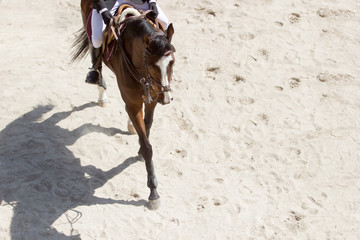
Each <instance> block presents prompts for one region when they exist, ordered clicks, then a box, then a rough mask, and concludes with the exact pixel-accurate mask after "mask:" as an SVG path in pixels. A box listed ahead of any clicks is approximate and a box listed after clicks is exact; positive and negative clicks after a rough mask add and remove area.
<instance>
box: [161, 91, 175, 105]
mask: <svg viewBox="0 0 360 240" xmlns="http://www.w3.org/2000/svg"><path fill="white" fill-rule="evenodd" d="M162 95H163V97H161V98H159V100H158V103H160V104H162V105H166V104H169V103H170V102H171V101H172V100H174V98H173V97H172V96H171V92H170V91H169V92H164V93H163V94H162Z"/></svg>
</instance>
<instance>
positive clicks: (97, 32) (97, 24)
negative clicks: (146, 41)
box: [91, 0, 169, 48]
mask: <svg viewBox="0 0 360 240" xmlns="http://www.w3.org/2000/svg"><path fill="white" fill-rule="evenodd" d="M124 3H126V4H129V5H131V6H133V7H134V8H136V9H139V10H142V11H146V10H149V3H147V2H145V3H144V4H134V3H133V2H131V1H130V0H117V1H116V3H115V5H114V6H113V8H112V9H111V10H110V12H111V14H112V15H114V14H115V11H116V9H118V8H119V6H120V5H122V4H124ZM157 9H158V11H159V15H158V16H157V19H158V20H159V21H160V22H161V23H162V24H163V26H164V28H165V29H167V27H168V26H169V20H168V18H167V17H166V15H165V13H164V12H163V11H162V10H161V8H160V6H159V4H157ZM105 28H106V24H105V23H104V21H103V19H102V17H101V15H100V14H99V13H98V12H97V11H96V9H93V12H92V16H91V31H92V35H91V42H92V44H93V46H94V48H99V47H101V44H102V41H103V37H104V30H105Z"/></svg>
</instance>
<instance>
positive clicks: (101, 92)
mask: <svg viewBox="0 0 360 240" xmlns="http://www.w3.org/2000/svg"><path fill="white" fill-rule="evenodd" d="M98 89H99V99H98V104H99V106H100V107H106V105H107V103H108V98H107V96H106V92H105V88H104V87H102V86H98Z"/></svg>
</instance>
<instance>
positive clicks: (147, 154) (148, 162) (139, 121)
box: [126, 104, 160, 209]
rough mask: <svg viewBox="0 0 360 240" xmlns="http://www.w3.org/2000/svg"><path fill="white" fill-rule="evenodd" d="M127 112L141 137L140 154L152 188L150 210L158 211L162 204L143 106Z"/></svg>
mask: <svg viewBox="0 0 360 240" xmlns="http://www.w3.org/2000/svg"><path fill="white" fill-rule="evenodd" d="M126 111H127V112H128V115H129V118H130V120H131V121H132V123H133V125H134V128H135V129H136V132H137V134H138V136H139V143H140V150H139V154H141V155H142V157H143V158H144V160H145V166H146V171H147V177H148V181H147V186H148V187H149V188H150V195H149V202H148V203H149V205H148V207H149V208H150V209H156V208H158V207H159V204H160V196H159V194H158V192H157V190H156V188H157V186H158V182H157V179H156V176H155V169H154V164H153V161H152V156H153V151H152V146H151V144H150V142H149V139H148V137H147V136H146V127H145V122H144V119H143V111H142V104H140V105H139V106H136V107H134V106H132V107H129V106H126Z"/></svg>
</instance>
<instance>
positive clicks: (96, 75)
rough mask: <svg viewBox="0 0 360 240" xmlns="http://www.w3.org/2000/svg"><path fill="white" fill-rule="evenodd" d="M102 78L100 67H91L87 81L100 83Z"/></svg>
mask: <svg viewBox="0 0 360 240" xmlns="http://www.w3.org/2000/svg"><path fill="white" fill-rule="evenodd" d="M100 78H101V72H100V71H99V70H98V69H96V70H95V69H94V68H91V69H90V71H89V72H88V74H87V75H86V79H85V82H86V83H90V84H99V83H100Z"/></svg>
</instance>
